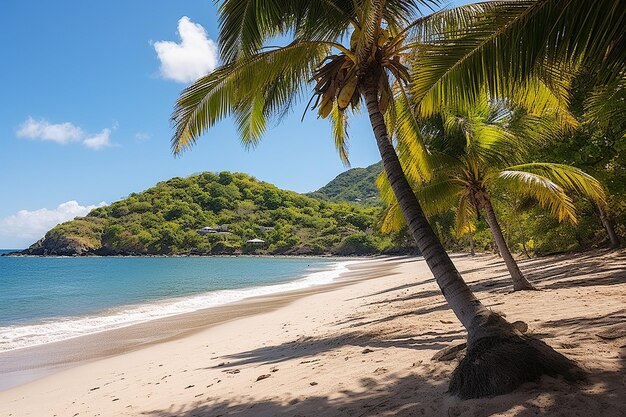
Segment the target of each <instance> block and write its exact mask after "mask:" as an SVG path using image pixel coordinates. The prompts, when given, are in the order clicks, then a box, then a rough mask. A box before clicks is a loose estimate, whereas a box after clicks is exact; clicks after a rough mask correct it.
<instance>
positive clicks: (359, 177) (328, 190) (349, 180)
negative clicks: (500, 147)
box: [307, 161, 383, 205]
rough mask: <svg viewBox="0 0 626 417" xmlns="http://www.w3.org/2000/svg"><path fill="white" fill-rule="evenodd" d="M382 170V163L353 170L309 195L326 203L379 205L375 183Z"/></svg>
mask: <svg viewBox="0 0 626 417" xmlns="http://www.w3.org/2000/svg"><path fill="white" fill-rule="evenodd" d="M382 170H383V163H382V161H381V162H378V163H376V164H374V165H370V166H368V167H367V168H352V169H349V170H347V171H346V172H343V173H341V174H339V175H337V177H335V179H334V180H332V181H331V182H329V183H328V184H326V185H325V186H323V187H322V188H320V189H319V190H317V191H313V192H312V193H309V194H307V195H308V196H309V197H313V198H318V199H321V200H326V201H335V202H340V201H348V202H355V203H360V204H365V205H378V204H380V200H379V198H378V190H377V189H376V185H375V181H376V178H377V177H378V175H379V174H380V173H381V172H382Z"/></svg>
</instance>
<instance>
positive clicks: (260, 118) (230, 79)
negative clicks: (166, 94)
mask: <svg viewBox="0 0 626 417" xmlns="http://www.w3.org/2000/svg"><path fill="white" fill-rule="evenodd" d="M328 50H329V47H328V46H327V45H325V44H323V43H314V42H300V41H295V42H293V43H292V44H290V45H288V46H285V47H282V48H276V49H272V50H269V51H264V52H261V53H258V54H255V55H252V56H249V57H246V58H242V59H240V60H238V61H235V62H232V63H228V64H225V65H223V66H221V67H219V68H217V69H216V70H215V71H213V72H212V73H210V74H208V75H206V76H204V77H202V78H200V79H199V80H198V81H196V82H195V83H194V84H192V85H191V86H189V87H187V88H186V89H185V90H184V91H183V93H182V94H181V96H180V97H179V99H178V100H177V102H176V106H175V109H174V112H173V114H172V122H173V124H174V127H175V132H174V136H173V138H172V150H173V151H174V153H175V154H178V153H180V152H181V151H183V150H184V149H187V148H189V147H190V146H191V145H193V144H194V143H195V141H196V140H197V139H198V137H199V136H200V135H202V133H204V132H205V131H206V130H207V129H209V128H210V127H211V126H213V125H214V124H215V123H216V122H217V121H219V120H221V119H223V118H225V117H227V116H229V115H231V114H234V115H235V116H236V119H237V123H238V127H239V132H240V135H241V139H242V141H243V142H244V144H246V143H248V144H254V143H255V142H256V141H257V140H258V138H259V137H260V135H261V134H262V133H263V131H264V130H265V125H266V119H268V118H272V117H276V118H280V117H281V116H282V115H284V111H285V109H286V108H288V107H289V105H290V104H291V102H292V100H293V99H294V96H298V95H299V94H302V92H303V88H304V87H305V86H306V85H307V84H308V80H310V78H311V75H312V74H313V71H314V69H315V67H316V66H317V63H318V62H319V61H321V60H322V59H323V57H324V56H325V55H326V54H327V53H328Z"/></svg>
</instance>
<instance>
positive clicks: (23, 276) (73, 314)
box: [0, 257, 346, 351]
mask: <svg viewBox="0 0 626 417" xmlns="http://www.w3.org/2000/svg"><path fill="white" fill-rule="evenodd" d="M345 263H346V262H338V260H336V259H320V258H250V257H248V258H232V257H224V258H117V257H88V258H62V257H58V258H41V257H0V351H3V350H11V349H17V348H21V347H27V346H34V345H37V344H42V343H48V342H52V341H57V340H63V339H67V338H72V337H76V336H80V335H83V334H88V333H93V332H98V331H103V330H107V329H111V328H116V327H123V326H127V325H130V324H133V323H138V322H142V321H147V320H152V319H156V318H160V317H165V316H169V315H173V314H179V313H185V312H190V311H195V310H198V309H201V308H207V307H212V306H217V305H221V304H225V303H229V302H234V301H238V300H241V299H244V298H248V297H253V296H256V295H264V294H271V293H275V292H281V291H288V290H294V289H300V288H306V287H310V286H313V285H320V284H324V283H328V282H331V281H332V280H334V279H335V278H336V277H337V276H338V275H339V274H340V273H341V272H343V271H345Z"/></svg>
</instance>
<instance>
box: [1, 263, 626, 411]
mask: <svg viewBox="0 0 626 417" xmlns="http://www.w3.org/2000/svg"><path fill="white" fill-rule="evenodd" d="M454 261H455V263H456V264H457V266H458V267H459V269H460V271H461V272H462V274H463V276H464V277H465V279H466V280H467V281H468V283H470V285H471V286H472V288H473V289H474V290H475V291H476V293H477V295H478V296H479V298H480V299H481V300H482V301H483V302H484V303H485V304H486V305H488V306H490V307H492V308H493V309H494V310H496V311H498V312H502V313H505V314H506V317H507V319H508V320H510V321H515V320H523V321H525V322H527V323H528V325H529V327H530V329H529V332H531V333H533V334H535V335H537V336H539V337H541V338H542V339H543V340H545V341H546V342H547V343H548V344H550V345H551V346H553V347H554V348H556V349H557V350H559V351H560V352H562V353H564V354H566V355H567V356H569V357H570V358H572V359H574V360H576V361H578V362H579V363H580V364H581V366H583V367H584V368H585V369H587V370H588V371H589V374H590V377H589V383H588V384H587V385H585V386H571V385H568V384H567V383H564V382H562V381H559V380H554V379H551V378H544V379H543V380H542V381H541V382H539V383H534V384H528V385H527V386H524V387H522V388H520V389H519V390H517V391H516V392H514V393H512V394H508V395H504V396H499V397H495V398H490V399H480V400H471V401H464V402H460V401H458V400H455V399H454V398H450V397H449V396H447V395H446V394H445V391H446V388H447V381H448V379H449V376H450V373H451V371H452V370H453V369H454V367H455V365H456V362H455V361H452V362H434V361H432V360H431V357H432V356H433V354H434V353H436V352H437V351H439V350H440V349H442V348H444V347H446V346H449V345H452V344H455V343H460V342H462V341H463V338H464V336H465V332H464V331H463V329H462V327H461V326H460V325H459V324H458V321H457V320H456V319H455V317H454V315H453V314H452V312H451V311H450V310H448V309H447V308H446V305H445V303H444V300H443V297H442V296H441V295H440V293H439V290H438V289H437V287H436V284H435V283H434V280H433V279H432V276H431V274H430V273H429V271H428V269H427V268H426V266H425V264H424V262H423V261H416V260H410V261H405V262H402V263H400V262H397V261H391V260H387V261H385V260H378V261H372V262H370V263H366V264H362V266H361V269H360V270H357V271H355V272H356V276H359V275H367V274H374V275H378V276H379V277H369V279H366V280H360V281H356V283H353V284H351V285H348V286H334V287H331V288H329V290H330V291H326V292H315V293H312V294H308V295H301V296H298V297H296V298H295V300H294V301H293V302H290V303H287V302H285V301H284V300H283V301H282V302H278V301H273V302H274V303H277V306H276V308H273V309H272V308H267V309H265V310H263V312H261V313H259V314H255V315H251V316H247V317H244V318H240V319H234V320H231V321H228V322H225V323H221V324H217V325H213V326H211V327H206V328H204V329H203V330H201V331H196V332H192V333H191V334H187V335H182V336H181V337H179V338H176V339H174V340H171V341H168V342H163V343H158V344H152V345H149V346H147V347H144V348H140V349H136V350H134V351H130V352H127V353H121V354H118V355H116V356H113V357H108V358H102V359H99V360H96V361H92V362H90V363H86V364H81V365H78V366H75V367H73V368H70V369H66V370H63V371H60V372H57V373H54V374H52V375H49V376H47V377H44V378H41V379H39V380H36V381H34V382H30V383H28V384H25V385H21V386H19V387H16V388H12V389H10V390H6V391H2V392H0V416H19V417H22V416H37V417H40V416H70V417H74V416H138V415H139V416H159V417H163V416H184V417H190V416H218V415H221V416H226V415H244V416H282V415H286V416H339V415H341V416H355V417H356V416H374V415H377V416H396V415H399V416H422V415H424V416H492V415H493V416H516V417H517V416H536V415H543V416H581V417H582V416H623V415H626V371H625V369H624V368H625V365H626V251H618V252H588V253H583V254H575V255H568V256H560V257H552V258H542V259H538V260H533V261H526V262H522V264H521V267H522V270H524V271H525V272H526V273H527V275H528V277H529V278H530V279H531V281H533V282H534V283H535V284H536V285H537V286H538V287H539V288H541V289H542V291H539V292H522V293H509V291H510V288H511V286H510V284H509V282H508V281H507V279H506V270H505V269H504V266H503V264H502V262H501V260H499V259H498V258H495V257H493V256H479V257H475V258H470V257H462V256H456V257H454ZM368 271H370V272H368ZM371 271H375V272H374V273H372V272H371ZM288 301H291V300H288ZM181 320H182V318H181ZM181 326H183V327H184V323H181ZM155 331H156V330H155ZM598 334H599V335H600V336H602V337H600V336H598ZM262 375H269V376H268V377H267V378H265V379H262V380H260V381H257V378H258V377H259V376H262Z"/></svg>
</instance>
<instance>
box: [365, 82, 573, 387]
mask: <svg viewBox="0 0 626 417" xmlns="http://www.w3.org/2000/svg"><path fill="white" fill-rule="evenodd" d="M374 79H375V80H378V77H374ZM370 85H371V86H372V87H370V88H368V89H367V90H366V91H365V94H364V95H365V102H366V104H367V110H368V113H369V118H370V123H371V124H372V129H373V130H374V136H375V137H376V143H377V145H378V150H379V151H380V156H381V157H382V160H383V165H384V167H385V172H386V174H387V177H388V178H389V182H390V184H391V188H392V190H393V192H394V195H395V196H396V199H397V201H398V204H399V205H400V208H401V210H402V214H403V215H404V219H405V220H406V223H407V225H408V229H409V231H410V233H411V235H412V236H413V238H414V239H415V242H416V243H417V247H418V249H419V250H420V252H421V253H422V256H423V257H424V259H425V260H426V263H427V264H428V267H429V268H430V270H431V272H432V273H433V275H434V277H435V280H436V282H437V285H439V288H440V289H441V292H442V294H443V296H444V297H445V299H446V301H447V302H448V305H449V306H450V308H451V309H452V311H453V312H454V314H455V315H456V316H457V317H458V319H459V320H460V321H461V323H462V324H463V326H464V327H465V328H466V329H467V333H468V335H467V354H466V355H465V357H464V358H463V359H462V360H461V362H460V363H459V365H458V367H457V368H456V369H455V370H454V372H453V374H452V378H451V380H450V386H449V388H448V392H449V393H451V394H452V395H458V396H459V397H460V398H462V399H468V398H479V397H485V396H494V395H499V394H505V393H508V392H511V391H513V390H514V389H516V388H517V387H519V386H520V385H521V384H523V383H525V382H529V381H536V380H538V379H539V378H540V377H541V376H542V375H551V376H557V375H562V376H564V377H565V378H566V379H567V380H569V381H578V380H581V379H583V378H584V374H583V372H582V370H581V369H580V368H579V367H578V366H577V365H576V364H575V363H574V362H572V361H571V360H569V359H567V358H566V357H565V356H563V355H561V354H560V353H558V352H556V351H554V350H553V349H552V348H550V346H548V345H546V344H545V343H543V342H542V341H540V340H538V339H534V338H531V337H528V336H526V335H522V334H521V333H520V332H518V331H517V330H515V329H514V328H513V326H511V324H510V323H508V322H507V321H506V320H505V319H504V318H502V317H501V316H499V315H498V314H495V313H492V312H491V311H490V310H488V309H487V308H485V306H484V305H483V304H482V303H481V302H480V301H479V300H478V299H477V298H476V297H475V296H474V294H472V292H471V290H470V289H469V287H468V286H467V284H466V283H465V281H463V278H462V277H461V274H459V271H458V270H457V269H456V267H455V266H454V264H453V263H452V260H451V259H450V257H449V256H448V254H447V253H446V251H445V250H444V248H443V246H442V245H441V243H440V242H439V240H438V239H437V236H436V235H435V233H434V232H433V229H432V228H431V227H430V224H429V223H428V221H427V220H426V217H425V216H424V213H423V211H422V208H421V206H420V204H419V202H418V200H417V198H416V197H415V194H414V193H413V190H412V189H411V186H410V185H409V183H408V181H407V179H406V177H405V176H404V172H403V170H402V166H401V165H400V161H399V159H398V155H397V154H396V151H395V149H394V148H393V145H392V144H391V141H390V139H389V136H388V133H387V127H386V125H385V120H384V117H383V115H382V113H381V112H380V109H379V104H378V91H377V85H378V83H377V82H372V83H370Z"/></svg>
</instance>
